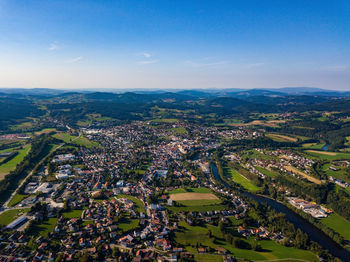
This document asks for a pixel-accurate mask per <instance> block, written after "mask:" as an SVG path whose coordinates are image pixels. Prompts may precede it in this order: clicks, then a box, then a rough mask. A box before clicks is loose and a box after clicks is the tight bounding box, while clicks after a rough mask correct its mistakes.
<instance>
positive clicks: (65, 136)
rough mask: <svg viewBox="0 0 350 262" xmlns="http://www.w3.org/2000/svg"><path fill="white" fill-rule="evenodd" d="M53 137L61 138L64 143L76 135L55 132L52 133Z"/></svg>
mask: <svg viewBox="0 0 350 262" xmlns="http://www.w3.org/2000/svg"><path fill="white" fill-rule="evenodd" d="M53 137H54V138H57V139H59V140H62V141H64V142H66V143H69V142H71V141H72V140H73V139H74V138H76V136H72V135H70V134H68V133H57V134H54V135H53Z"/></svg>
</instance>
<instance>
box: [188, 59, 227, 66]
mask: <svg viewBox="0 0 350 262" xmlns="http://www.w3.org/2000/svg"><path fill="white" fill-rule="evenodd" d="M185 64H187V65H189V66H192V67H216V66H221V65H227V64H229V62H228V61H217V62H198V61H192V60H187V61H185Z"/></svg>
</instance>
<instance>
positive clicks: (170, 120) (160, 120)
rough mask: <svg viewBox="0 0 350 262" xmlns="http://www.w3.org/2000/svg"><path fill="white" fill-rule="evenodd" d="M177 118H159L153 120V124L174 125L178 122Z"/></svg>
mask: <svg viewBox="0 0 350 262" xmlns="http://www.w3.org/2000/svg"><path fill="white" fill-rule="evenodd" d="M178 121H179V120H177V119H176V118H157V119H152V120H151V122H154V123H167V124H173V123H176V122H178Z"/></svg>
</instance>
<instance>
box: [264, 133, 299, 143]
mask: <svg viewBox="0 0 350 262" xmlns="http://www.w3.org/2000/svg"><path fill="white" fill-rule="evenodd" d="M266 136H267V137H269V138H271V139H273V140H275V141H277V142H297V141H298V139H297V138H295V137H291V136H286V135H280V134H273V133H269V134H267V135H266Z"/></svg>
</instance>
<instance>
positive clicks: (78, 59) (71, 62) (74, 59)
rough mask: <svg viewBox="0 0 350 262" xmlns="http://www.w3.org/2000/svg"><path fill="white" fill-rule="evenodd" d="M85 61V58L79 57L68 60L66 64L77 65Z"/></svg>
mask: <svg viewBox="0 0 350 262" xmlns="http://www.w3.org/2000/svg"><path fill="white" fill-rule="evenodd" d="M83 59H84V57H82V56H78V57H75V58H72V59H68V60H66V63H68V64H73V63H77V62H79V61H81V60H83Z"/></svg>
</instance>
